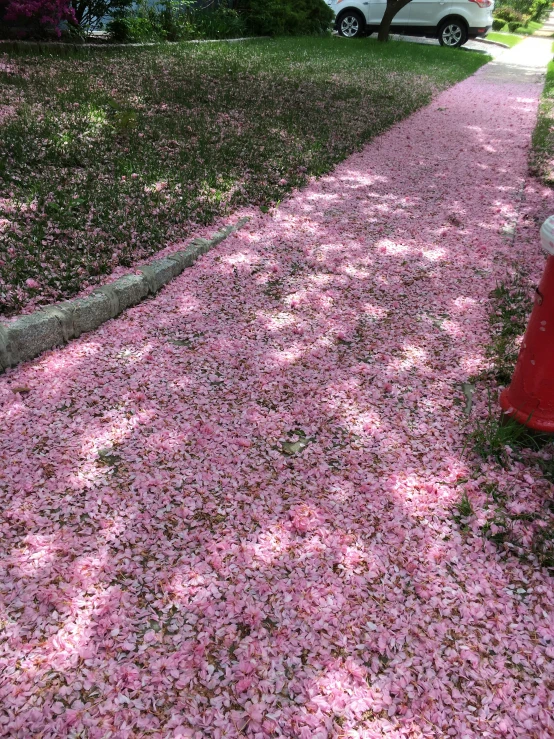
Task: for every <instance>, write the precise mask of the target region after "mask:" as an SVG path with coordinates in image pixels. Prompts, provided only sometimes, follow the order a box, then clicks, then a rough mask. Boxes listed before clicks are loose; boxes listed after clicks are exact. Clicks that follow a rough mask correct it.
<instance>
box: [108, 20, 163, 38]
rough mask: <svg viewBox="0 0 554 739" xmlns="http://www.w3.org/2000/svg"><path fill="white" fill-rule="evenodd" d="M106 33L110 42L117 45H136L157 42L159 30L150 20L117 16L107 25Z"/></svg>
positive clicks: (159, 34)
mask: <svg viewBox="0 0 554 739" xmlns="http://www.w3.org/2000/svg"><path fill="white" fill-rule="evenodd" d="M108 32H109V34H110V38H111V39H112V41H116V42H117V43H128V44H137V43H143V42H144V41H155V40H159V39H160V36H161V29H160V28H156V25H155V24H154V23H153V22H152V20H151V19H150V18H147V17H143V16H139V15H132V14H130V13H129V14H119V15H117V16H116V17H115V18H112V20H111V21H110V22H109V23H108Z"/></svg>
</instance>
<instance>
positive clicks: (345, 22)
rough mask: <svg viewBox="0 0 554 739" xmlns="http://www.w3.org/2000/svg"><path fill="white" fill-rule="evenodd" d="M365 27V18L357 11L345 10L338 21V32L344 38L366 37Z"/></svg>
mask: <svg viewBox="0 0 554 739" xmlns="http://www.w3.org/2000/svg"><path fill="white" fill-rule="evenodd" d="M365 26H366V23H365V18H364V17H363V15H362V14H361V13H358V12H357V11H356V10H345V12H344V13H342V15H340V16H339V18H338V21H337V29H338V32H339V34H340V35H341V36H343V37H344V38H360V37H361V36H365Z"/></svg>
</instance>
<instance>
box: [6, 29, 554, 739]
mask: <svg viewBox="0 0 554 739" xmlns="http://www.w3.org/2000/svg"><path fill="white" fill-rule="evenodd" d="M549 48H550V44H549V42H548V41H543V40H541V39H534V38H532V39H529V40H526V41H524V42H523V43H522V44H521V45H520V46H517V47H515V48H514V49H511V50H510V51H506V52H505V53H503V54H502V55H501V57H499V58H498V59H496V60H495V61H494V62H493V63H491V64H489V65H487V66H486V67H485V68H483V69H481V70H480V71H479V72H478V73H477V74H475V75H474V76H473V77H471V78H469V79H467V80H465V81H464V82H462V83H460V84H459V85H456V86H455V87H453V88H451V89H449V90H447V91H445V92H444V93H442V94H440V95H438V96H437V97H436V98H435V99H434V100H433V101H432V102H431V103H430V104H429V105H428V106H427V107H426V108H424V109H421V110H420V111H418V112H417V113H416V114H414V115H413V116H412V117H411V118H409V119H407V120H404V121H402V122H400V123H398V124H397V125H395V126H394V127H393V128H391V129H390V130H388V131H387V132H386V133H384V134H383V135H382V136H379V137H378V138H376V139H375V140H374V141H372V142H371V143H370V144H369V145H368V146H366V147H365V148H364V149H363V150H362V151H360V152H358V153H356V154H354V155H353V156H351V157H349V158H348V159H347V160H346V161H344V162H343V163H341V164H340V165H339V166H338V167H337V168H336V169H335V170H334V171H333V172H331V173H330V174H328V175H326V176H325V177H322V178H321V179H320V180H317V181H315V180H314V181H313V182H312V183H311V184H310V185H309V187H307V188H305V189H304V190H301V191H299V192H296V193H294V194H293V196H292V197H290V198H289V199H288V200H286V201H285V202H284V203H283V204H282V205H281V206H280V207H279V208H276V209H275V210H274V211H273V212H271V213H267V214H263V213H261V212H260V211H259V209H258V208H253V209H251V210H250V211H249V210H248V209H246V211H245V212H243V213H240V214H238V215H250V216H251V221H250V223H249V224H248V225H247V227H246V228H245V229H244V230H242V231H239V232H238V233H235V234H233V235H232V236H230V237H229V238H228V239H227V240H226V241H225V242H223V243H222V244H221V245H220V246H219V247H217V248H215V249H213V250H212V251H210V252H209V253H208V254H206V255H205V256H204V257H203V258H201V259H200V260H199V261H198V262H196V264H195V266H194V267H192V268H190V269H188V270H186V271H185V272H184V273H183V274H182V275H181V276H179V277H178V278H176V279H175V280H174V281H173V282H172V283H170V284H169V285H168V286H167V287H166V288H164V289H163V290H162V292H161V293H159V294H158V296H157V297H155V298H153V299H152V300H149V301H146V302H144V303H142V304H141V305H139V306H137V307H135V308H132V309H131V310H129V311H128V312H127V313H126V314H125V315H124V316H122V317H120V318H118V319H116V320H114V321H111V322H109V323H106V324H104V326H103V327H102V328H101V329H99V330H98V331H96V332H94V333H91V334H88V335H86V336H82V337H81V338H80V339H78V340H77V341H75V342H73V343H72V344H70V345H68V346H66V347H65V348H63V349H61V350H59V351H53V352H49V353H48V354H45V355H44V356H43V357H41V358H40V359H38V360H36V361H33V362H31V363H29V364H27V365H22V366H20V367H18V368H17V369H15V370H14V371H11V372H9V374H8V375H5V376H3V377H1V378H0V417H1V418H2V424H1V427H0V512H1V513H0V526H1V527H2V537H1V539H0V618H1V619H2V623H3V628H4V632H3V634H4V638H3V639H2V640H0V669H1V671H2V675H3V682H2V684H1V685H0V704H1V705H2V709H1V710H0V736H5V737H10V739H27V738H28V737H30V736H42V737H44V738H45V739H55V737H61V736H75V737H77V736H83V737H84V736H87V737H90V739H101V738H102V737H107V736H111V737H117V738H118V739H134V737H139V736H151V737H155V739H165V738H166V737H170V736H171V737H175V739H177V738H179V739H223V738H225V739H239V738H241V737H248V739H274V738H277V737H281V738H282V739H339V737H346V736H348V737H350V738H351V739H377V738H379V739H382V738H384V737H386V738H387V739H422V737H433V738H434V739H443V738H444V737H459V738H460V739H482V738H483V737H502V739H520V738H521V737H529V738H531V737H533V738H536V739H539V738H542V737H552V736H554V711H553V704H552V690H551V687H552V680H553V675H554V651H553V649H552V640H553V639H554V622H553V620H552V613H554V588H553V584H552V578H551V577H550V576H549V575H548V573H547V571H546V570H544V569H542V568H541V567H540V566H539V564H538V562H537V560H534V559H533V557H532V556H529V557H527V556H526V557H522V558H518V557H516V556H513V555H512V554H511V553H510V551H511V550H510V549H509V547H507V546H506V547H501V546H497V544H496V543H494V542H492V541H491V540H490V538H488V536H487V535H486V531H487V530H490V531H492V532H494V531H495V530H496V529H495V528H494V527H495V526H496V527H497V522H496V521H495V519H494V518H493V516H494V507H493V506H492V505H489V503H490V500H491V495H497V496H501V497H502V499H503V500H505V501H506V506H508V507H509V509H510V511H512V512H513V515H514V517H516V518H517V520H515V518H514V521H515V523H514V527H513V528H514V532H516V533H517V531H520V530H523V534H522V537H523V539H525V535H526V532H527V529H525V528H524V527H525V526H526V525H527V523H528V522H529V521H531V522H533V521H534V520H535V518H536V515H537V512H540V515H541V516H544V515H546V513H545V512H544V510H545V509H544V502H545V500H548V499H551V498H552V487H551V486H550V485H549V483H547V482H546V481H545V479H544V478H543V477H542V475H541V473H540V471H539V469H538V468H537V467H525V466H523V465H522V464H519V463H518V462H517V461H514V462H512V461H510V458H508V459H507V462H506V466H505V467H502V466H500V465H498V464H496V463H495V462H494V461H492V460H490V459H489V460H487V461H483V460H478V459H474V458H473V457H472V456H471V453H470V452H469V451H468V450H467V445H466V442H467V417H466V415H465V414H464V407H465V399H464V395H463V392H462V388H463V387H464V384H465V383H468V382H469V380H470V378H472V377H475V376H479V375H480V374H481V373H483V372H486V371H487V370H489V369H490V359H489V358H488V357H487V355H486V348H485V347H486V344H487V342H488V341H489V340H490V325H489V312H490V305H489V302H488V299H489V295H490V293H491V291H492V290H493V289H494V288H495V287H496V286H498V285H499V284H501V283H502V282H503V281H505V280H507V279H509V278H510V276H511V275H512V274H513V272H514V270H516V269H521V268H524V269H525V270H526V273H528V274H529V277H530V279H533V278H536V276H537V275H538V274H540V271H541V269H542V266H543V264H544V257H543V255H542V253H541V251H540V248H539V246H538V233H537V231H538V224H539V222H540V219H541V217H543V216H544V210H545V207H547V206H548V204H549V203H551V202H552V200H551V198H550V196H549V194H548V193H542V192H541V191H540V188H539V186H538V185H535V184H533V183H532V182H531V181H530V180H529V176H528V169H527V160H528V152H529V144H530V138H531V134H532V131H533V128H534V125H535V120H536V112H537V106H538V101H539V97H540V94H541V90H542V80H543V75H544V71H545V66H546V63H547V62H548V61H549V59H550V51H549ZM391 90H392V91H394V78H391ZM339 134H340V132H339ZM524 192H525V193H526V194H527V202H526V203H525V204H523V205H522V195H523V193H524ZM543 198H544V199H545V201H544V202H546V206H545V205H544V202H543V200H542V199H543ZM549 198H550V199H549ZM533 204H535V205H533ZM522 207H525V209H526V212H525V213H524V215H525V217H521V218H520V225H519V226H517V223H518V214H519V213H520V209H521V208H522ZM473 382H475V380H473ZM486 405H487V396H486V389H485V388H482V392H479V391H478V390H477V391H476V392H475V397H474V412H476V413H477V414H478V415H479V414H480V417H481V418H482V417H484V414H485V412H486ZM491 491H493V492H492V493H491ZM462 496H466V497H467V501H468V503H469V504H470V505H471V509H472V511H473V513H472V515H471V516H467V517H466V518H465V519H460V517H459V516H458V513H459V511H460V506H459V504H460V500H462V499H463V498H462ZM464 516H465V514H464ZM487 526H488V527H489V529H487ZM497 528H498V527H497Z"/></svg>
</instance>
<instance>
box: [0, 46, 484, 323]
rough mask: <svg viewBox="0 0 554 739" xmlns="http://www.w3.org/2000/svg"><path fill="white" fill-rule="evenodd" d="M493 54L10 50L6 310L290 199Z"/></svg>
mask: <svg viewBox="0 0 554 739" xmlns="http://www.w3.org/2000/svg"><path fill="white" fill-rule="evenodd" d="M487 60H488V57H484V56H483V55H480V54H476V53H472V52H468V51H459V50H451V49H444V48H439V47H433V46H425V45H420V44H410V43H402V42H390V43H388V44H386V45H381V44H378V42H377V41H375V40H373V39H363V40H360V41H348V42H345V41H344V40H343V39H334V38H325V39H313V38H309V39H308V38H296V39H280V40H263V41H251V42H247V43H244V44H233V45H230V44H205V45H200V44H199V45H195V44H192V45H189V44H186V45H185V44H182V45H175V46H157V47H150V48H143V49H124V50H121V49H117V50H115V49H112V50H95V49H93V50H90V51H87V50H81V51H79V52H69V51H67V50H65V49H61V50H60V51H58V52H56V53H55V54H54V53H53V52H52V51H50V52H48V54H47V53H39V51H37V50H35V51H29V50H26V51H25V50H23V49H19V50H17V47H14V48H13V49H12V51H11V52H10V53H9V54H8V53H4V54H0V313H3V314H5V315H8V314H12V313H14V312H17V311H18V310H19V309H20V308H21V307H22V306H23V305H24V304H29V301H30V302H31V304H38V303H41V302H52V301H54V300H58V299H60V298H62V297H69V296H71V295H74V294H75V293H76V292H77V291H78V290H79V289H80V288H82V287H83V286H84V285H87V284H91V283H93V282H95V281H98V280H99V279H101V278H102V276H103V275H106V274H109V273H110V272H111V271H113V269H114V268H115V267H116V266H119V265H123V266H129V265H131V264H132V263H133V262H134V261H135V260H137V259H140V258H144V257H146V256H148V255H149V254H152V253H154V252H155V251H156V250H159V249H160V248H161V247H162V246H164V245H165V244H166V243H167V242H168V240H172V239H176V238H182V237H184V236H186V235H188V234H190V233H191V232H193V230H194V228H195V226H197V225H198V224H207V223H209V222H211V221H212V220H213V219H214V218H216V217H218V216H221V215H223V214H226V213H229V212H232V211H233V210H235V209H237V208H238V207H239V206H241V205H244V204H257V205H260V206H266V205H268V204H270V203H273V202H276V201H279V200H280V199H281V198H283V196H284V195H285V194H286V193H287V192H288V191H290V190H291V189H292V188H293V187H297V186H300V185H302V184H303V183H305V182H306V179H307V178H308V177H309V176H310V175H321V174H323V173H324V172H328V171H329V170H330V169H331V168H332V167H333V166H334V165H335V164H336V163H337V162H339V161H341V160H342V159H344V158H345V157H346V156H348V155H349V154H350V153H352V152H353V151H355V150H356V149H359V148H360V147H361V146H362V145H363V144H365V143H366V142H367V141H368V140H370V139H371V138H372V137H373V136H375V135H376V134H378V133H380V132H381V131H384V130H385V129H386V128H388V127H389V126H391V125H392V124H393V123H394V122H395V121H399V120H401V119H402V118H405V117H406V116H407V115H409V114H410V113H411V112H413V111H414V110H416V109H417V108H419V107H420V106H422V105H425V104H426V103H428V102H429V101H430V100H431V98H432V97H433V96H434V95H436V94H437V93H438V92H440V91H441V90H443V89H444V88H446V87H448V86H449V85H452V84H454V83H455V82H458V81H460V80H462V79H464V78H465V77H467V76H468V75H470V74H472V73H473V72H474V71H475V70H476V69H477V68H478V67H480V66H481V65H482V64H484V63H485V61H487Z"/></svg>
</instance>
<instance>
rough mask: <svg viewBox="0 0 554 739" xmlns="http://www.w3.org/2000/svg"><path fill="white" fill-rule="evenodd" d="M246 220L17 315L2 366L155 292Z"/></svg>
mask: <svg viewBox="0 0 554 739" xmlns="http://www.w3.org/2000/svg"><path fill="white" fill-rule="evenodd" d="M248 220H249V218H248V217H246V218H241V219H240V220H239V221H237V223H235V224H234V225H233V226H227V227H226V228H224V229H222V230H221V231H218V232H217V233H216V234H214V236H212V238H211V239H201V238H197V239H194V240H193V241H191V243H190V244H189V245H188V246H187V247H186V249H183V250H181V251H176V252H174V253H173V254H171V255H169V256H167V257H163V258H162V259H155V260H154V261H153V262H150V263H149V264H146V265H144V266H143V267H140V268H139V272H140V274H131V275H124V276H123V277H120V278H119V279H118V280H115V281H114V282H111V283H109V284H108V285H103V286H102V287H98V288H96V289H95V290H93V292H92V293H90V295H87V296H86V297H84V298H75V299H74V300H67V301H65V302H63V303H56V304H55V305H49V306H47V307H46V308H42V309H41V310H38V311H36V312H35V313H30V314H29V315H25V316H19V318H16V319H15V320H14V321H12V322H10V323H8V324H2V323H0V372H4V371H5V370H6V369H8V367H15V366H16V365H18V364H20V363H21V362H26V361H28V360H29V359H33V358H34V357H37V356H38V355H39V354H42V352H45V351H47V350H48V349H52V348H54V347H56V346H61V345H62V344H67V342H69V341H71V339H77V338H78V337H79V336H81V334H84V333H86V332H87V331H93V330H94V329H95V328H98V326H101V325H102V324H103V323H105V322H106V321H109V320H110V319H111V318H115V317H116V316H118V315H119V314H120V313H122V312H123V311H125V310H127V308H131V307H132V306H133V305H137V304H138V303H140V302H141V300H144V298H146V297H148V296H149V295H155V294H156V293H157V292H158V291H159V290H160V289H161V288H162V287H163V286H164V285H167V283H168V282H171V280H173V278H175V277H177V275H180V274H181V272H183V270H185V269H186V268H187V267H192V265H193V264H194V263H195V262H196V260H197V259H198V257H200V256H202V254H205V253H206V252H208V251H209V250H210V249H212V248H213V247H214V246H217V245H218V244H220V243H221V242H222V241H223V240H224V239H226V238H227V237H228V236H230V234H232V233H234V232H235V231H238V230H239V228H242V226H244V225H245V223H247V221H248Z"/></svg>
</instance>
